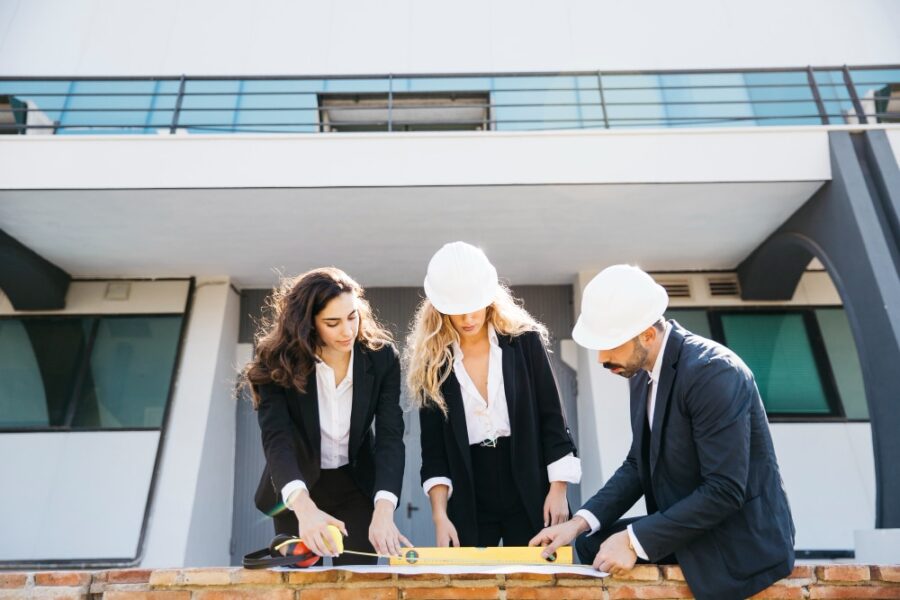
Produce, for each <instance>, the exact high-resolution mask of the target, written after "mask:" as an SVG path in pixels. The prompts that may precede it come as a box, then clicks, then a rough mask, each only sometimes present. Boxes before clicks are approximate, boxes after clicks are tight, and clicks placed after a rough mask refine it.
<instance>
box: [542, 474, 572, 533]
mask: <svg viewBox="0 0 900 600" xmlns="http://www.w3.org/2000/svg"><path fill="white" fill-rule="evenodd" d="M567 485H568V484H567V483H566V482H565V481H552V482H550V491H549V492H548V493H547V498H546V499H545V500H544V527H551V526H553V525H558V524H559V523H564V522H566V520H568V518H569V501H568V500H567V499H566V487H567Z"/></svg>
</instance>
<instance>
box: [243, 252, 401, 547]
mask: <svg viewBox="0 0 900 600" xmlns="http://www.w3.org/2000/svg"><path fill="white" fill-rule="evenodd" d="M269 308H270V309H271V317H270V319H268V320H266V321H265V322H264V324H263V327H262V328H261V330H260V332H259V334H258V335H257V338H256V355H255V358H254V359H253V361H251V362H250V363H249V364H248V365H247V366H246V367H245V369H244V378H245V381H246V382H248V383H249V384H250V388H251V390H252V394H253V405H254V407H255V408H256V409H257V410H258V412H259V426H260V429H261V431H262V444H263V450H264V451H265V455H266V468H265V471H264V472H263V475H262V479H261V480H260V483H259V488H258V489H257V492H256V506H257V508H259V509H260V510H261V511H263V512H265V513H267V514H270V515H272V516H273V518H274V521H275V532H276V533H284V534H288V535H292V536H293V535H298V534H299V537H300V538H301V539H303V541H304V542H306V544H307V546H309V548H310V550H312V551H313V552H315V553H316V554H318V555H320V556H334V555H335V550H336V549H335V548H334V545H333V541H332V539H331V537H330V536H329V534H328V532H327V529H326V528H327V526H328V525H334V526H336V527H337V528H338V529H340V530H341V531H343V533H344V535H347V536H348V537H347V539H346V540H345V542H344V544H345V547H346V548H347V549H349V550H357V551H362V552H374V551H377V552H378V553H379V554H392V555H396V554H399V553H400V547H401V544H403V545H407V546H409V545H410V543H409V541H408V540H407V539H406V538H405V537H403V535H402V534H401V533H400V531H399V530H398V529H397V526H396V525H395V524H394V509H395V508H396V507H397V502H398V498H399V497H400V488H401V486H402V483H403V464H404V447H403V414H402V411H401V409H400V364H399V360H398V358H397V351H396V349H395V348H394V345H393V343H392V340H391V335H390V333H389V332H388V331H387V330H385V329H384V328H383V327H382V326H381V325H380V324H379V323H378V322H377V321H376V320H375V318H374V316H373V315H372V310H371V308H370V306H369V303H368V302H367V301H366V299H365V298H364V295H363V289H362V288H361V287H360V285H359V284H358V283H356V282H355V281H354V280H353V279H351V278H350V277H349V276H348V275H347V274H346V273H344V272H343V271H341V270H339V269H335V268H324V269H315V270H312V271H309V272H308V273H305V274H303V275H301V276H299V277H297V278H295V279H286V280H284V281H283V282H282V284H281V286H280V288H279V289H276V290H275V292H274V294H273V296H272V299H271V301H270V307H269ZM279 497H280V498H281V501H282V502H283V506H280V503H279V500H278V499H279ZM285 507H286V509H285ZM366 530H367V531H368V535H366V534H365V533H364V532H365V531H366ZM375 562H377V559H376V558H374V557H373V558H371V559H369V558H361V557H358V556H357V557H353V556H350V555H341V556H339V557H335V558H334V564H336V565H341V564H374V563H375Z"/></svg>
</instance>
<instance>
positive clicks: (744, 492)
mask: <svg viewBox="0 0 900 600" xmlns="http://www.w3.org/2000/svg"><path fill="white" fill-rule="evenodd" d="M670 323H671V324H672V331H671V333H670V335H669V339H668V342H667V343H666V347H665V350H664V353H663V362H662V372H661V373H660V377H659V382H658V384H657V385H658V389H657V395H656V405H655V409H654V414H653V428H652V433H651V434H650V440H649V443H646V440H644V439H643V437H644V435H645V433H646V432H647V429H646V428H645V426H644V423H645V422H646V420H647V405H646V401H647V387H648V375H647V373H646V372H645V371H641V372H640V373H639V374H638V375H636V376H635V377H633V378H632V380H631V382H630V384H631V429H632V434H633V438H632V444H631V450H630V451H629V453H628V457H627V458H626V460H625V462H624V463H623V464H622V466H621V467H619V469H618V470H617V471H616V472H615V474H614V475H613V476H612V477H611V478H610V480H609V481H608V482H607V483H606V485H604V486H603V488H602V489H601V490H600V491H599V492H597V494H596V495H595V496H594V497H593V498H591V499H590V500H588V501H587V503H585V505H584V507H583V508H585V509H587V510H588V511H590V512H591V513H592V514H593V515H595V516H596V517H597V519H598V520H599V521H600V523H601V526H604V525H609V524H612V523H613V522H614V521H616V520H617V519H619V518H620V517H621V516H622V515H623V514H624V513H625V512H626V511H627V510H628V509H629V508H631V506H632V505H633V504H634V503H635V502H636V501H637V500H638V499H639V498H640V497H641V496H645V499H646V501H647V513H648V516H646V517H644V518H642V519H639V520H638V521H636V522H635V523H634V524H633V531H634V534H635V536H636V537H637V539H638V541H639V542H640V544H641V546H642V547H643V548H644V551H645V552H646V553H647V555H648V557H649V558H650V561H651V562H653V561H658V560H660V559H661V558H663V557H666V556H668V555H670V554H673V553H674V554H675V556H676V558H677V559H678V563H679V564H680V565H681V568H682V571H683V572H684V576H685V579H686V580H687V583H688V585H689V586H690V588H691V591H692V592H693V593H694V595H695V596H696V597H697V598H698V599H704V598H710V599H712V598H716V599H730V598H746V597H748V596H752V595H753V594H755V593H756V592H759V591H760V590H763V589H765V588H766V587H768V586H769V585H771V584H772V583H774V582H775V581H778V580H779V579H781V578H783V577H786V576H787V575H788V574H789V573H790V572H791V569H792V568H793V565H794V524H793V520H792V518H791V511H790V507H789V505H788V500H787V496H786V495H785V492H784V488H783V485H782V481H781V475H780V473H779V471H778V462H777V460H776V458H775V449H774V447H773V445H772V438H771V435H770V434H769V426H768V421H767V420H766V413H765V410H764V408H763V404H762V400H761V399H760V396H759V391H758V390H757V387H756V383H755V381H754V379H753V374H752V373H751V372H750V370H749V369H748V368H747V366H746V365H745V364H744V363H743V361H741V359H740V358H738V357H737V355H735V354H734V353H733V352H732V351H731V350H729V349H728V348H725V347H724V346H722V345H720V344H717V343H715V342H712V341H710V340H707V339H705V338H702V337H700V336H697V335H694V334H692V333H690V332H689V331H687V330H685V329H683V328H682V327H681V326H679V325H678V324H677V323H676V322H674V321H670Z"/></svg>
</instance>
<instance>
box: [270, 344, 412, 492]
mask: <svg viewBox="0 0 900 600" xmlns="http://www.w3.org/2000/svg"><path fill="white" fill-rule="evenodd" d="M353 354H354V351H353V350H351V351H350V364H349V365H347V375H346V376H345V377H344V379H343V380H341V382H340V383H335V380H334V379H335V377H334V369H332V368H331V367H329V366H328V364H327V363H326V362H325V361H323V360H321V359H318V358H317V359H316V391H317V396H318V405H319V432H320V437H321V444H320V446H319V449H320V454H321V459H320V460H321V463H320V466H321V467H322V468H323V469H337V468H340V467H343V466H344V465H346V464H349V463H350V415H351V413H352V411H353ZM305 489H306V484H305V483H303V482H302V481H300V480H299V479H295V480H293V481H290V482H288V483H287V484H285V486H284V487H283V488H281V498H282V499H283V500H284V504H285V506H290V504H289V503H288V500H289V499H290V497H291V494H293V493H294V492H296V491H298V490H305ZM381 498H384V499H386V500H389V501H390V502H391V504H393V505H394V508H397V503H398V499H397V496H396V494H393V493H391V492H388V491H386V490H380V491H379V492H378V493H377V494H375V502H378V500H379V499H381Z"/></svg>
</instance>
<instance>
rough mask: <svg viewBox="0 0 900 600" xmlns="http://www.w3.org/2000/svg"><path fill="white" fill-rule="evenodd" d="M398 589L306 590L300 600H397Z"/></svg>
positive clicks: (300, 593) (301, 592)
mask: <svg viewBox="0 0 900 600" xmlns="http://www.w3.org/2000/svg"><path fill="white" fill-rule="evenodd" d="M398 598H399V590H397V588H392V587H391V588H355V589H335V588H329V589H315V590H310V589H305V590H300V592H299V600H397V599H398Z"/></svg>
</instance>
